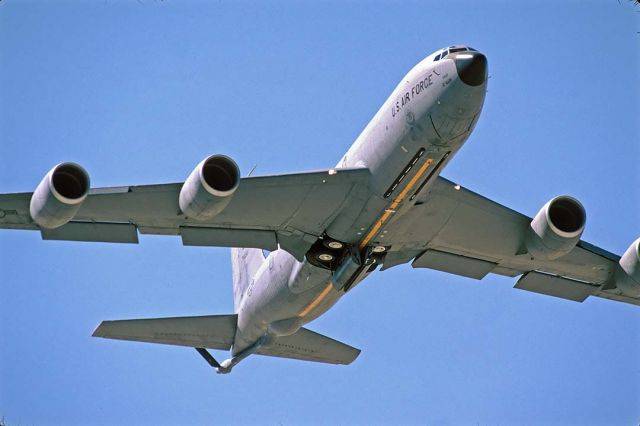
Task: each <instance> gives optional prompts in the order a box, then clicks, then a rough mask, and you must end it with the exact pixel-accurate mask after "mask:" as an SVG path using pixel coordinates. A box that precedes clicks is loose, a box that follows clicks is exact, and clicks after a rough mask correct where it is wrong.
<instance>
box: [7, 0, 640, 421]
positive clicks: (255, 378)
mask: <svg viewBox="0 0 640 426" xmlns="http://www.w3.org/2000/svg"><path fill="white" fill-rule="evenodd" d="M639 12H640V8H638V7H637V6H634V5H633V4H631V2H627V1H620V2H617V1H614V0H611V1H599V2H593V1H571V2H555V1H539V2H527V3H520V2H508V1H493V2H482V5H480V2H476V1H468V2H465V1H454V2H382V3H381V2H371V3H370V2H347V3H342V2H326V3H306V2H274V3H271V4H269V5H264V4H263V3H252V2H239V3H226V2H215V3H213V2H212V3H209V2H204V1H200V2H198V1H190V2H189V1H188V2H178V1H170V0H166V1H152V0H139V1H133V0H131V1H114V0H101V1H85V2H80V1H62V2H55V3H54V2H45V1H39V2H38V1H17V0H5V1H2V2H0V191H1V192H16V191H32V190H33V189H34V188H35V186H36V185H37V184H38V182H39V181H40V179H41V178H42V176H43V175H44V174H45V173H46V172H47V170H49V169H50V168H51V167H52V166H53V165H54V164H56V163H58V162H60V161H65V160H71V161H77V162H79V163H81V164H83V165H84V166H85V167H86V168H87V170H88V171H89V173H90V174H91V177H92V184H93V186H116V185H126V184H145V183H161V182H176V181H181V180H183V179H185V178H186V176H187V175H188V174H189V172H190V171H191V170H192V169H193V167H194V166H195V165H196V164H197V163H198V162H199V161H200V160H201V159H202V158H204V157H205V156H206V155H208V154H210V153H224V154H227V155H230V156H232V157H233V158H235V159H236V161H237V162H238V164H239V166H240V167H241V170H242V171H243V172H244V173H248V171H249V170H250V169H251V167H252V166H253V165H254V164H257V169H256V171H255V174H269V173H278V172H294V171H302V170H309V169H322V168H326V167H330V166H332V165H334V164H335V162H336V161H337V160H338V159H339V158H340V157H341V155H342V154H343V153H344V152H345V151H346V149H347V148H348V147H349V145H350V144H351V143H352V142H353V140H355V138H356V137H357V136H358V134H359V132H360V131H361V130H362V129H363V128H364V126H365V125H366V124H367V122H368V121H369V120H370V118H371V117H372V116H373V115H374V113H375V112H376V111H377V109H378V108H379V107H380V105H382V103H383V102H384V100H385V99H386V97H387V96H388V95H389V94H390V92H391V90H392V89H393V88H394V87H395V85H396V84H397V83H398V81H399V80H400V79H401V78H402V77H403V75H404V74H405V73H406V72H407V71H408V70H409V69H410V68H411V67H412V66H413V65H414V64H415V63H417V62H418V61H420V60H421V59H422V58H423V57H425V56H427V55H428V54H429V53H431V52H432V51H434V50H437V49H439V48H441V47H443V46H446V45H451V44H455V43H465V44H469V45H471V46H473V47H475V48H477V49H479V50H481V51H483V52H484V53H485V54H486V55H487V57H488V60H489V73H490V78H491V79H490V81H489V91H488V94H487V99H486V103H485V108H484V111H483V113H482V116H481V118H480V121H479V123H478V125H477V127H476V130H475V132H474V134H473V135H472V136H471V138H470V139H469V141H468V142H467V144H466V145H465V146H464V148H463V149H462V150H461V152H460V153H459V154H458V155H457V156H456V158H455V159H454V160H453V161H452V162H451V163H450V165H449V166H448V167H447V168H446V169H445V170H444V172H443V176H445V177H447V178H449V179H451V180H454V181H456V182H459V183H460V184H462V185H463V186H466V187H468V188H470V189H472V190H474V191H476V192H479V193H481V194H483V195H485V196H487V197H489V198H492V199H494V200H496V201H498V202H500V203H503V204H505V205H508V206H509V207H512V208H514V209H517V210H519V211H522V212H523V213H526V214H529V215H533V214H535V213H536V212H537V210H538V209H539V208H540V206H542V205H543V204H544V203H545V202H546V201H547V200H549V199H550V198H551V197H553V196H555V195H558V194H562V193H566V194H570V195H573V196H575V197H577V198H578V199H580V200H581V201H582V202H583V203H584V205H585V207H586V210H587V216H588V219H587V227H586V231H585V233H584V236H583V238H584V239H585V240H587V241H590V242H592V243H595V244H597V245H600V246H601V247H603V248H605V249H608V250H610V251H613V252H616V253H622V252H624V250H625V249H626V248H627V246H628V245H629V244H630V243H631V242H632V241H633V240H634V239H635V238H637V237H638V236H640V222H639V221H638V217H639V213H640V190H639V189H638V188H640V172H639V171H638V160H639V159H640V148H639V147H638V141H639V140H640V125H639V121H638V116H640V82H639V79H638V75H640V63H639V61H640V59H639V58H640V53H639V52H640V49H639V46H638V43H639V41H640V35H639V34H638V31H640V25H638V24H639V18H640V13H639ZM0 277H1V278H0V347H1V349H0V418H2V417H3V416H4V419H5V421H6V423H7V424H9V425H25V424H38V425H40V424H43V425H46V424H65V425H76V424H77V425H86V424H100V425H101V424H105V425H108V424H154V425H157V424H216V423H225V424H227V423H228V424H255V423H264V424H332V423H340V424H425V423H427V424H437V425H455V424H602V425H605V424H606V425H612V424H627V425H628V424H637V423H638V421H640V308H639V307H637V306H631V305H625V304H621V303H615V302H610V301H607V300H600V299H595V298H591V299H589V300H587V301H586V302H585V303H583V304H577V303H574V302H569V301H565V300H559V299H554V298H550V297H545V296H541V295H537V294H532V293H527V292H523V291H519V290H515V289H512V288H511V287H512V286H513V284H515V280H513V279H510V278H506V277H498V276H489V277H487V278H486V279H484V280H483V281H481V282H477V281H474V280H470V279H465V278H462V277H456V276H451V275H447V274H444V273H440V272H437V271H428V270H420V271H414V270H411V268H410V267H409V266H401V267H397V268H394V269H391V270H389V271H385V272H382V273H377V274H375V275H374V276H373V277H371V278H370V279H369V280H367V281H365V282H364V283H363V284H361V285H360V286H359V287H357V288H356V289H355V290H354V291H353V292H352V293H350V294H349V295H348V296H347V297H345V298H344V299H343V300H342V301H341V302H339V304H338V305H337V306H336V307H335V308H334V309H333V310H332V311H330V312H329V313H328V314H326V315H325V316H324V317H322V318H320V319H318V320H317V321H315V322H314V323H312V324H310V328H311V329H313V330H316V331H318V332H321V333H323V334H326V335H329V336H331V337H334V338H336V339H339V340H342V341H344V342H347V343H350V344H352V345H353V346H356V347H359V348H361V349H362V351H363V352H362V354H361V356H360V358H358V360H357V361H356V362H355V363H354V364H352V365H351V366H348V367H336V366H327V365H320V364H315V363H303V362H298V361H291V360H281V359H271V358H265V357H251V358H249V359H247V360H246V361H244V362H243V363H242V364H241V365H240V366H239V367H238V368H237V369H236V370H234V372H233V374H231V375H229V376H226V377H223V376H217V375H215V374H214V373H213V372H212V371H211V369H210V368H209V367H208V365H207V364H206V363H205V362H204V361H203V360H202V359H201V358H200V357H199V356H198V354H197V353H196V352H195V351H194V350H190V349H188V348H180V347H169V346H157V345H148V344H138V343H129V342H117V341H107V340H102V339H94V338H91V337H90V335H91V332H92V331H93V329H94V327H95V326H96V325H97V324H98V323H99V322H100V321H101V320H103V319H119V318H138V317H156V316H179V315H205V314H213V313H229V312H231V311H232V309H233V303H232V295H231V271H230V265H229V253H228V250H227V249H222V248H220V249H218V248H194V247H182V246H181V243H180V240H179V239H178V238H172V237H164V238H163V237H153V236H142V237H141V239H140V244H139V245H131V246H130V245H107V244H84V243H70V242H44V241H41V240H40V236H39V234H38V233H36V232H17V231H1V232H0ZM219 355H222V354H219Z"/></svg>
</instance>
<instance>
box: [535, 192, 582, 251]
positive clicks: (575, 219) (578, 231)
mask: <svg viewBox="0 0 640 426" xmlns="http://www.w3.org/2000/svg"><path fill="white" fill-rule="evenodd" d="M586 219H587V215H586V213H585V210H584V207H583V206H582V204H581V203H580V202H579V201H578V200H576V199H575V198H572V197H569V196H566V195H562V196H559V197H555V198H554V199H552V200H551V201H549V202H548V203H547V204H545V205H544V206H543V207H542V208H541V209H540V211H539V212H538V214H536V216H535V217H534V218H533V220H532V221H531V225H530V226H529V230H528V233H527V237H526V247H527V250H528V252H529V254H531V255H532V256H533V257H537V258H543V259H549V260H551V259H557V258H559V257H561V256H564V255H565V254H567V253H569V252H570V251H571V250H572V249H573V248H574V247H575V246H576V244H577V243H578V241H579V240H580V236H581V235H582V231H584V225H585V222H586Z"/></svg>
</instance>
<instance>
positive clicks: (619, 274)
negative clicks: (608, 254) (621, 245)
mask: <svg viewBox="0 0 640 426" xmlns="http://www.w3.org/2000/svg"><path fill="white" fill-rule="evenodd" d="M615 280H616V287H618V289H619V290H620V291H622V292H623V293H624V294H626V295H627V296H631V297H640V238H638V239H637V240H635V241H634V242H633V243H632V244H631V245H630V246H629V248H628V249H627V251H625V252H624V254H623V255H622V257H621V258H620V262H619V263H618V267H616V274H615Z"/></svg>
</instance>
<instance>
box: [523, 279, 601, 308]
mask: <svg viewBox="0 0 640 426" xmlns="http://www.w3.org/2000/svg"><path fill="white" fill-rule="evenodd" d="M515 288H518V289H521V290H527V291H532V292H534V293H540V294H546V295H547V296H555V297H560V298H562V299H568V300H573V301H574V302H584V300H585V299H586V298H587V297H589V296H590V295H592V294H594V293H595V292H596V291H597V290H598V287H596V286H593V285H590V284H587V283H583V282H580V281H576V280H571V279H569V278H564V277H558V276H555V275H549V274H542V273H540V272H528V273H526V274H524V275H523V276H522V278H520V279H519V280H518V282H517V283H516V285H515Z"/></svg>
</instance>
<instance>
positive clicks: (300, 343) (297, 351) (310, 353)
mask: <svg viewBox="0 0 640 426" xmlns="http://www.w3.org/2000/svg"><path fill="white" fill-rule="evenodd" d="M256 354H259V355H267V356H275V357H280V358H292V359H300V360H302V361H315V362H324V363H327V364H345V365H346V364H351V363H352V362H353V361H354V360H355V359H356V358H357V357H358V355H360V349H356V348H354V347H352V346H349V345H347V344H345V343H342V342H338V341H337V340H333V339H331V338H329V337H327V336H323V335H322V334H318V333H315V332H313V331H311V330H308V329H306V328H301V329H300V330H298V331H297V332H295V333H294V334H292V335H290V336H281V337H276V338H274V340H273V341H271V342H270V343H268V344H267V345H265V346H261V347H260V348H258V350H256Z"/></svg>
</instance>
